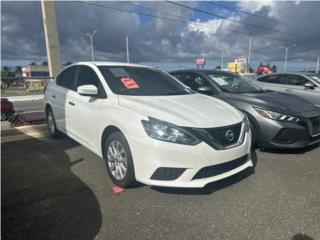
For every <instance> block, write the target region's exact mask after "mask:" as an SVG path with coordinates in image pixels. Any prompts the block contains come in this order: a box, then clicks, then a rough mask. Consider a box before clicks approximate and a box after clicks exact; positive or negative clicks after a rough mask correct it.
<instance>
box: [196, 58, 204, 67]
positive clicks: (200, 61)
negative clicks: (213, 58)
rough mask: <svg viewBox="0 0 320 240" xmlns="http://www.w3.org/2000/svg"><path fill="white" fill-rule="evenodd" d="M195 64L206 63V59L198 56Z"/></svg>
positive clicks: (201, 64)
mask: <svg viewBox="0 0 320 240" xmlns="http://www.w3.org/2000/svg"><path fill="white" fill-rule="evenodd" d="M196 64H197V66H203V65H205V64H206V61H205V60H204V58H198V59H197V60H196Z"/></svg>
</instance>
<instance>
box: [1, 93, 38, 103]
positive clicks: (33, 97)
mask: <svg viewBox="0 0 320 240" xmlns="http://www.w3.org/2000/svg"><path fill="white" fill-rule="evenodd" d="M5 98H7V99H8V100H9V101H10V102H23V101H35V100H43V99H44V95H43V94H40V95H25V96H12V97H5Z"/></svg>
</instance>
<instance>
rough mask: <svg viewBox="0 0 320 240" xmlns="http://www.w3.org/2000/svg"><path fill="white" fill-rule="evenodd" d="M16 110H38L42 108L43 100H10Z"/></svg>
mask: <svg viewBox="0 0 320 240" xmlns="http://www.w3.org/2000/svg"><path fill="white" fill-rule="evenodd" d="M12 104H13V107H14V110H15V111H16V112H38V111H43V109H44V100H43V99H40V100H26V101H16V102H12Z"/></svg>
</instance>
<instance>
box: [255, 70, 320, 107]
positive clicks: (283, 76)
mask: <svg viewBox="0 0 320 240" xmlns="http://www.w3.org/2000/svg"><path fill="white" fill-rule="evenodd" d="M257 80H258V81H259V83H260V84H261V85H262V86H264V87H265V88H266V89H269V90H273V91H280V92H286V93H290V94H294V95H297V96H300V97H302V98H305V99H306V100H308V101H310V102H311V103H313V104H316V105H318V106H320V74H316V73H274V74H268V75H265V76H262V77H259V78H258V79H257Z"/></svg>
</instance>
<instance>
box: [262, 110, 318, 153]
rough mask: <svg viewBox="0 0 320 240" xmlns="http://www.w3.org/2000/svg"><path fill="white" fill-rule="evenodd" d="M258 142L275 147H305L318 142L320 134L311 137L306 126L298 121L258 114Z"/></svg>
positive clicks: (264, 145)
mask: <svg viewBox="0 0 320 240" xmlns="http://www.w3.org/2000/svg"><path fill="white" fill-rule="evenodd" d="M256 120H257V121H258V125H259V134H258V144H259V146H261V147H266V148H277V149H295V148H305V147H307V146H311V145H314V144H317V143H320V136H314V137H312V136H311V134H310V131H309V129H308V127H307V126H305V125H303V124H299V123H292V122H281V121H275V120H271V119H267V118H264V117H262V116H259V117H257V118H256Z"/></svg>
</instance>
